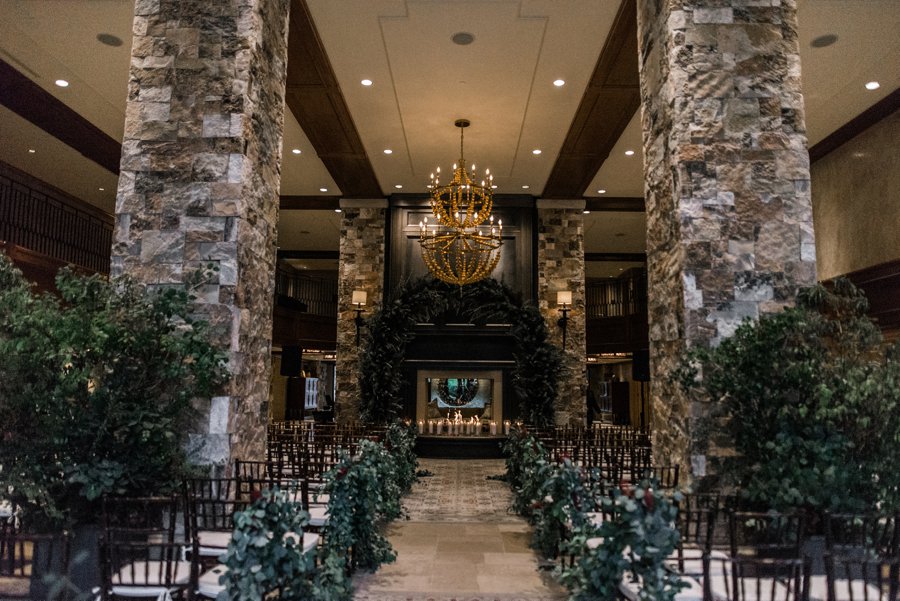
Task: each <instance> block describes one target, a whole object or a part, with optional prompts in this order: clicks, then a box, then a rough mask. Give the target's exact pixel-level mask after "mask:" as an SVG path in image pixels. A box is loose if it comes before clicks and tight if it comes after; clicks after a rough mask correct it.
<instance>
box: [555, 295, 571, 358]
mask: <svg viewBox="0 0 900 601" xmlns="http://www.w3.org/2000/svg"><path fill="white" fill-rule="evenodd" d="M556 306H557V307H559V312H560V313H562V317H560V318H559V321H557V322H556V325H558V326H559V327H561V328H562V335H563V336H562V338H563V339H562V347H563V350H566V328H568V326H569V308H570V307H571V306H572V291H571V290H560V291H559V292H557V293H556Z"/></svg>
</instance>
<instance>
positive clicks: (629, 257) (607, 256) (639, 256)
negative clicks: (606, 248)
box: [584, 253, 647, 263]
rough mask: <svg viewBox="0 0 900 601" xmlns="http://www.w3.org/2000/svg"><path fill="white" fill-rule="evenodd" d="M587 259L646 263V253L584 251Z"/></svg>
mask: <svg viewBox="0 0 900 601" xmlns="http://www.w3.org/2000/svg"><path fill="white" fill-rule="evenodd" d="M584 260H585V261H614V262H617V261H625V262H628V263H638V262H641V263H645V262H646V261H647V254H646V253H584Z"/></svg>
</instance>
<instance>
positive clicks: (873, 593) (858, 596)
mask: <svg viewBox="0 0 900 601" xmlns="http://www.w3.org/2000/svg"><path fill="white" fill-rule="evenodd" d="M834 594H835V599H836V600H837V601H850V600H851V599H852V600H853V601H862V600H863V599H868V600H869V601H877V600H878V599H882V598H884V599H887V595H886V594H885V593H882V592H881V591H879V590H878V587H877V586H875V585H873V584H867V583H866V582H864V581H862V580H849V581H848V580H846V579H844V578H838V579H836V580H835V581H834ZM809 599H810V601H826V600H827V599H828V579H827V578H826V577H825V576H812V577H811V578H810V579H809Z"/></svg>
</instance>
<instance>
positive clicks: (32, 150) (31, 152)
mask: <svg viewBox="0 0 900 601" xmlns="http://www.w3.org/2000/svg"><path fill="white" fill-rule="evenodd" d="M36 152H37V150H35V149H34V148H29V149H28V154H34V153H36Z"/></svg>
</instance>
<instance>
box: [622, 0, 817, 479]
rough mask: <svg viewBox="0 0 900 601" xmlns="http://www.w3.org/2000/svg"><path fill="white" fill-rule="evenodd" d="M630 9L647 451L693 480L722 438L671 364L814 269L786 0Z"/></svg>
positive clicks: (791, 289)
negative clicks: (643, 268)
mask: <svg viewBox="0 0 900 601" xmlns="http://www.w3.org/2000/svg"><path fill="white" fill-rule="evenodd" d="M638 7H639V8H638V28H639V34H638V38H639V46H640V69H641V73H640V75H641V78H640V82H641V100H642V113H641V119H642V128H643V134H644V176H645V178H644V179H645V182H646V185H645V189H646V202H647V263H648V265H647V266H648V278H649V313H650V351H651V377H652V387H651V402H652V403H653V424H652V426H653V429H654V452H655V454H656V458H655V461H657V462H660V463H680V464H681V465H682V466H690V467H691V472H692V474H688V476H689V477H690V476H691V475H693V476H694V477H699V476H704V475H707V474H710V475H711V474H712V473H714V472H715V471H716V466H717V464H718V461H717V457H721V456H722V455H724V454H727V453H728V452H729V449H730V447H731V442H730V441H728V440H722V439H721V435H720V434H719V435H718V437H717V433H716V432H712V434H711V435H710V436H705V435H703V434H702V433H701V432H700V429H699V428H695V427H694V426H695V425H696V423H697V422H696V420H697V418H701V417H703V416H705V415H707V413H708V410H709V406H708V404H707V403H706V402H703V401H701V400H698V399H693V398H686V397H685V396H684V395H682V394H681V393H680V392H679V390H678V389H677V387H676V386H675V385H674V384H673V383H671V382H670V381H669V380H668V376H669V374H670V373H671V371H672V370H673V368H674V367H675V366H676V365H677V363H678V361H679V360H680V359H681V358H682V356H683V355H684V352H685V350H686V349H687V348H689V347H692V346H696V345H714V344H717V343H718V341H720V340H721V339H722V338H724V337H727V336H729V335H730V334H732V333H733V332H734V330H735V328H737V326H738V325H739V324H740V323H741V321H742V320H743V319H745V318H751V319H757V318H758V317H759V316H760V315H762V314H764V313H769V312H777V311H780V310H781V309H782V308H783V307H785V306H787V305H791V304H792V303H793V302H794V299H795V297H796V294H797V291H798V289H799V288H800V287H802V286H807V285H811V284H813V283H815V280H816V269H815V247H814V240H813V226H812V211H811V205H810V190H809V155H808V152H807V141H806V128H805V124H804V114H803V97H802V96H801V93H800V56H799V51H798V44H797V14H796V1H795V0H765V1H759V0H731V1H730V2H729V1H726V2H722V1H721V0H677V1H675V0H646V1H644V2H639V3H638ZM683 473H684V472H683Z"/></svg>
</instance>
